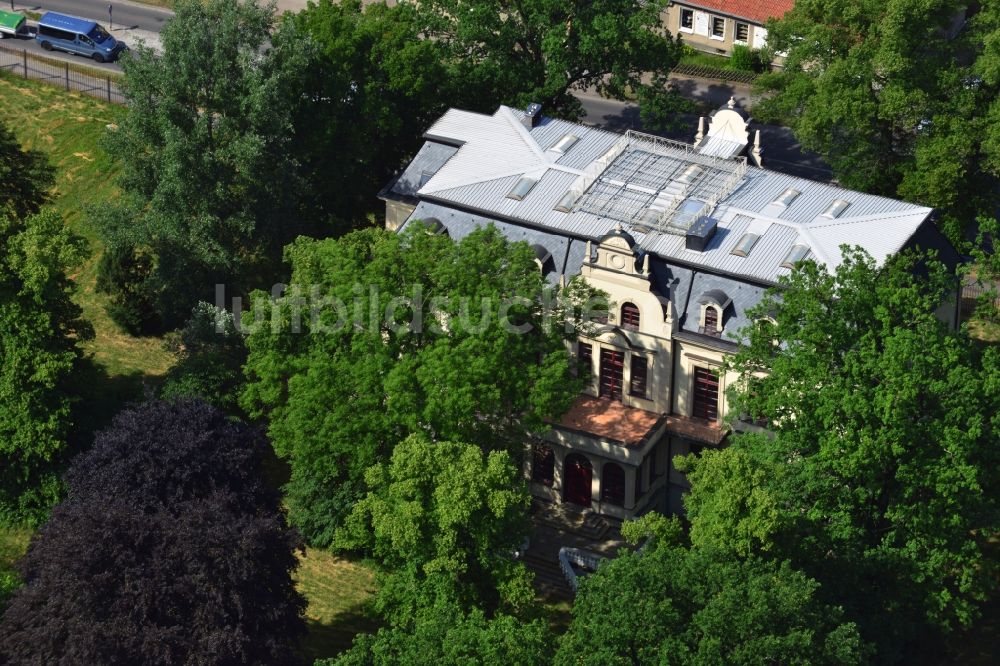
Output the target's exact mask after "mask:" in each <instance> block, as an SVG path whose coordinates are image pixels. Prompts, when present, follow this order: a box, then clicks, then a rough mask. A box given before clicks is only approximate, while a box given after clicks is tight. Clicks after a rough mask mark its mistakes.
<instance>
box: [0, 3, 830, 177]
mask: <svg viewBox="0 0 1000 666" xmlns="http://www.w3.org/2000/svg"><path fill="white" fill-rule="evenodd" d="M7 2H8V0H0V7H2V6H5V5H6V3H7ZM111 4H112V7H113V9H112V18H113V19H114V23H113V28H114V31H113V32H114V34H115V36H116V37H119V38H123V41H125V43H126V44H128V43H129V41H130V40H129V38H128V36H129V35H136V34H139V35H141V34H142V33H144V32H145V33H159V32H160V29H161V28H162V26H163V24H164V22H165V21H166V20H167V19H168V18H170V16H171V15H172V14H171V12H170V11H169V10H167V9H162V8H158V7H150V6H149V5H141V4H136V3H133V2H120V1H119V2H112V3H111ZM300 4H304V3H301V2H298V1H297V0H296V1H294V2H293V1H292V0H286V1H285V2H284V4H283V5H282V6H281V7H280V9H288V10H294V9H297V8H298V5H300ZM14 5H15V7H17V8H19V9H27V10H29V11H32V12H38V13H44V12H47V11H56V12H61V13H65V14H72V15H75V16H84V17H88V18H93V19H95V20H97V21H100V22H101V23H102V24H103V25H105V27H108V21H107V19H108V2H107V1H106V0H41V1H39V2H31V1H30V0H14ZM123 35H124V37H122V36H123ZM3 43H4V45H5V46H15V47H24V48H27V49H28V50H29V51H31V52H35V53H41V54H45V55H46V56H49V57H55V58H60V59H66V60H69V61H70V62H79V63H85V64H91V65H94V66H95V67H100V68H104V69H109V70H119V69H120V68H119V67H118V65H116V64H114V63H106V64H103V65H97V64H96V63H93V62H91V61H89V60H85V59H84V58H82V57H81V56H74V55H70V54H66V53H61V52H58V51H53V52H46V51H43V50H42V48H41V46H39V45H38V43H37V42H36V41H35V40H33V39H31V40H28V39H21V40H11V39H6V40H4V41H3ZM674 84H675V85H676V86H677V87H678V89H679V90H680V92H681V94H683V95H684V96H685V97H688V98H689V99H693V100H695V101H696V102H700V103H702V105H703V106H707V107H709V108H716V107H719V106H722V105H723V104H724V103H725V102H726V101H727V100H728V99H729V98H730V97H731V96H732V97H734V98H735V99H736V101H737V102H738V103H739V104H741V105H743V106H744V107H750V106H752V104H753V96H752V95H751V92H750V89H749V88H748V87H747V86H745V85H739V84H731V83H723V82H720V81H708V80H701V79H680V78H679V79H676V80H675V81H674ZM577 97H579V99H580V101H581V102H582V104H583V108H584V111H585V113H586V116H585V118H584V121H585V122H587V123H589V124H592V125H597V126H600V127H604V128H606V129H610V130H615V131H619V132H621V131H625V130H626V129H637V130H644V129H645V128H643V127H642V122H641V120H640V118H639V107H638V106H636V105H635V104H630V103H627V102H619V101H617V100H609V99H604V98H602V97H600V96H599V95H596V94H592V93H587V92H584V93H579V94H577ZM697 127H698V118H697V116H683V117H681V118H678V122H677V126H676V127H675V128H673V129H671V130H668V131H665V132H655V133H657V134H661V135H662V136H667V137H669V138H673V139H678V140H682V141H691V140H692V139H693V138H694V134H695V131H696V130H697ZM752 127H753V128H754V129H760V130H761V145H762V147H763V149H764V165H765V166H766V167H767V168H769V169H773V170H775V171H782V172H785V173H794V174H795V175H801V176H805V177H807V178H811V179H814V180H829V179H830V178H831V173H830V169H829V167H828V166H827V165H826V164H824V163H823V161H822V160H821V159H820V158H819V156H817V155H815V154H813V153H808V152H805V151H803V150H802V147H801V146H800V145H799V143H798V141H796V139H795V137H794V135H793V134H792V132H791V130H789V129H788V128H787V127H780V126H777V125H764V124H760V123H754V124H753V125H752Z"/></svg>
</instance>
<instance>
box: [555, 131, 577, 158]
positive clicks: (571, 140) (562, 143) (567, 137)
mask: <svg viewBox="0 0 1000 666" xmlns="http://www.w3.org/2000/svg"><path fill="white" fill-rule="evenodd" d="M577 141H579V139H578V138H577V137H575V136H573V135H572V134H564V135H563V137H562V138H561V139H559V141H557V142H556V145H554V146H552V148H551V150H553V151H555V152H557V153H565V152H566V151H567V150H569V149H570V148H572V147H573V144H575V143H576V142H577Z"/></svg>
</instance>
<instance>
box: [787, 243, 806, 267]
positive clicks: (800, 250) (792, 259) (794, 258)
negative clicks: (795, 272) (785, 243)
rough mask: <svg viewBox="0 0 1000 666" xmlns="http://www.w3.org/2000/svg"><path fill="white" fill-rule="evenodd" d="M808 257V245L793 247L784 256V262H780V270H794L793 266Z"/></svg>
mask: <svg viewBox="0 0 1000 666" xmlns="http://www.w3.org/2000/svg"><path fill="white" fill-rule="evenodd" d="M807 256H809V246H808V245H793V246H792V249H791V250H789V251H788V254H786V255H785V260H784V261H782V262H781V267H782V268H789V269H790V268H795V264H797V263H799V262H800V261H802V260H803V259H805V258H806V257H807Z"/></svg>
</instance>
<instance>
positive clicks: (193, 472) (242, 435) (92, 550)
mask: <svg viewBox="0 0 1000 666" xmlns="http://www.w3.org/2000/svg"><path fill="white" fill-rule="evenodd" d="M265 450H266V444H265V442H264V441H263V439H262V438H261V437H260V435H259V434H257V433H255V432H254V431H253V430H252V429H250V428H248V427H247V426H245V425H242V424H240V423H238V422H234V421H231V420H228V419H227V418H226V417H225V415H224V414H222V413H221V412H219V411H218V410H216V409H214V408H211V407H209V406H207V405H205V404H204V403H201V402H197V401H181V402H177V403H159V402H154V403H147V404H146V405H143V406H140V407H137V408H134V409H130V410H126V411H125V412H123V413H122V414H120V415H119V416H118V417H117V418H116V420H115V421H114V423H113V424H112V426H111V427H110V428H109V429H108V430H106V431H104V432H102V433H100V434H99V435H98V437H97V441H96V442H95V444H94V448H93V449H92V450H91V451H89V452H88V453H86V454H83V455H82V456H80V457H78V458H77V459H76V460H75V461H74V463H73V466H72V467H71V469H70V472H69V474H68V477H67V483H68V497H67V499H66V500H65V501H64V502H63V503H62V504H60V505H59V506H58V507H57V508H56V509H55V510H54V511H53V514H52V518H51V520H50V521H49V522H48V523H47V524H46V525H45V526H43V527H42V529H41V530H40V531H39V532H38V533H37V534H36V535H35V536H34V538H33V539H32V542H31V545H30V546H29V549H28V554H27V555H26V556H25V559H24V560H23V561H22V563H21V566H20V568H21V573H22V576H23V578H24V581H25V584H24V587H22V588H21V589H19V590H18V591H17V592H15V594H14V597H13V599H12V600H11V602H10V605H9V607H8V608H7V610H6V612H5V613H4V615H3V618H2V620H0V661H3V662H4V663H9V664H32V663H81V664H136V663H144V664H191V663H216V664H262V665H263V664H292V663H298V659H297V657H296V656H295V653H294V649H295V647H296V644H297V641H298V638H299V637H300V636H301V635H302V634H303V633H304V625H303V622H302V617H301V614H302V611H303V609H304V605H305V604H304V601H303V600H302V598H301V597H300V596H299V594H298V593H297V592H296V591H295V588H294V585H293V583H292V580H291V576H290V573H291V571H292V570H294V568H295V567H296V565H297V561H296V559H295V556H294V554H293V551H292V549H293V548H294V547H295V545H296V543H297V536H296V535H295V533H294V532H293V531H291V530H289V529H288V527H287V525H286V524H285V521H284V518H283V516H282V514H281V511H280V509H279V506H278V495H277V493H275V492H274V491H272V490H270V489H269V488H267V487H266V486H265V485H264V484H263V482H262V481H261V477H260V462H261V456H262V454H263V452H264V451H265Z"/></svg>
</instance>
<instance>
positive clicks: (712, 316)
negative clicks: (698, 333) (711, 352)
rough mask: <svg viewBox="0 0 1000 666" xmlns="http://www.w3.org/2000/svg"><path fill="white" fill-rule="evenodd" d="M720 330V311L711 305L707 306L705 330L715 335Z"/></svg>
mask: <svg viewBox="0 0 1000 666" xmlns="http://www.w3.org/2000/svg"><path fill="white" fill-rule="evenodd" d="M718 331H719V311H718V310H716V309H715V308H714V307H713V306H711V305H706V306H705V332H706V333H708V334H709V335H713V334H715V333H717V332H718Z"/></svg>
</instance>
